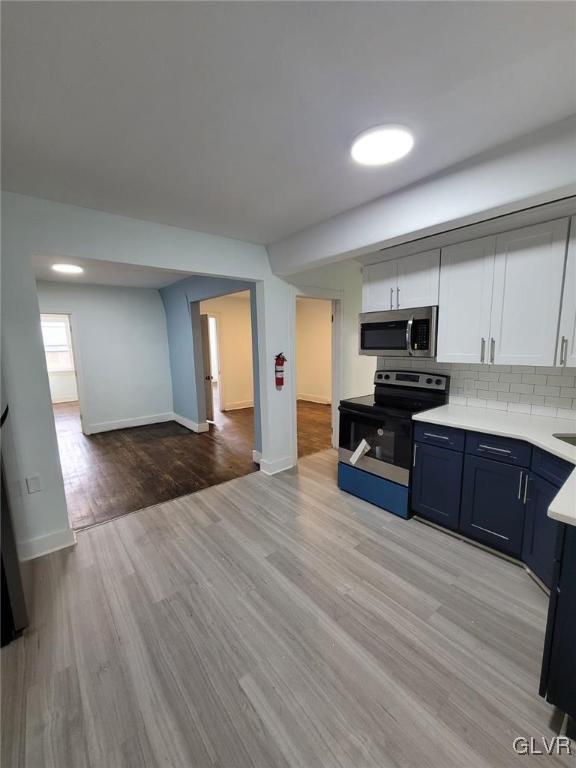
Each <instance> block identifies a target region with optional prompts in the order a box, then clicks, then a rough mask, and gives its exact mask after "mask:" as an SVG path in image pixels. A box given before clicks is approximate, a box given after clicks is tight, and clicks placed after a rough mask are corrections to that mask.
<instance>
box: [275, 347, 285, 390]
mask: <svg viewBox="0 0 576 768" xmlns="http://www.w3.org/2000/svg"><path fill="white" fill-rule="evenodd" d="M285 362H286V358H285V357H284V354H283V353H282V352H280V354H279V355H276V364H275V369H274V370H275V373H276V389H282V387H283V386H284V363H285Z"/></svg>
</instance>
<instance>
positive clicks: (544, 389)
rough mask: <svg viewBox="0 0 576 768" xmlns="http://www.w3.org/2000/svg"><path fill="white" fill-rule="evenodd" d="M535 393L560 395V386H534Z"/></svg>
mask: <svg viewBox="0 0 576 768" xmlns="http://www.w3.org/2000/svg"><path fill="white" fill-rule="evenodd" d="M534 394H535V395H551V396H556V397H558V396H559V395H560V387H549V386H545V387H534Z"/></svg>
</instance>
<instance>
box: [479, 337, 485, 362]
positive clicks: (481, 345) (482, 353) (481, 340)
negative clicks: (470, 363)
mask: <svg viewBox="0 0 576 768" xmlns="http://www.w3.org/2000/svg"><path fill="white" fill-rule="evenodd" d="M485 354H486V339H485V338H484V337H482V338H481V339H480V362H481V363H483V362H484V355H485Z"/></svg>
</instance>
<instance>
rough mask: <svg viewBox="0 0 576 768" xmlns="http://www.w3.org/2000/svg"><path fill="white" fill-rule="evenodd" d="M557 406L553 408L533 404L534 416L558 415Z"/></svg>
mask: <svg viewBox="0 0 576 768" xmlns="http://www.w3.org/2000/svg"><path fill="white" fill-rule="evenodd" d="M557 411H558V409H557V408H551V407H549V406H547V405H533V406H532V416H556V412H557Z"/></svg>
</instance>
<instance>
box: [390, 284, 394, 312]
mask: <svg viewBox="0 0 576 768" xmlns="http://www.w3.org/2000/svg"><path fill="white" fill-rule="evenodd" d="M393 301H394V288H390V309H393Z"/></svg>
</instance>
